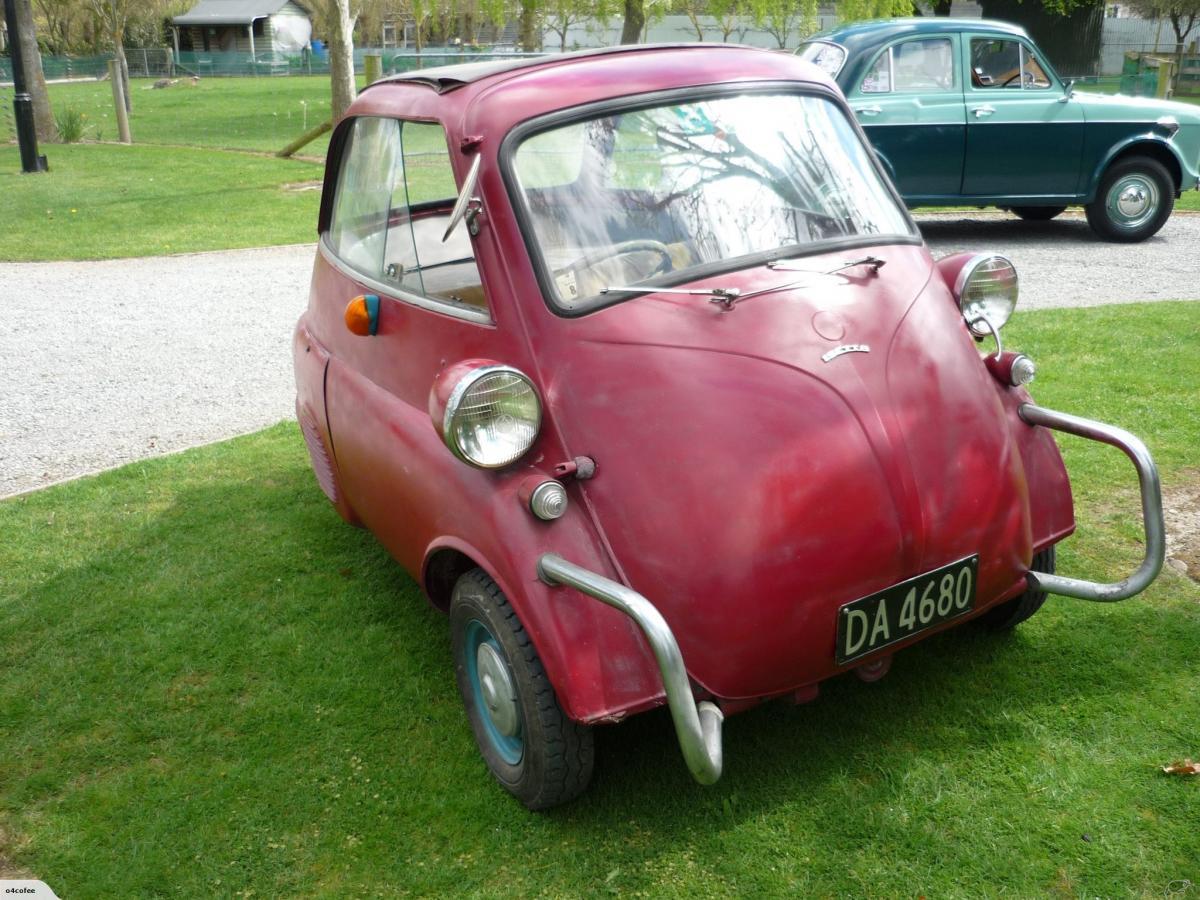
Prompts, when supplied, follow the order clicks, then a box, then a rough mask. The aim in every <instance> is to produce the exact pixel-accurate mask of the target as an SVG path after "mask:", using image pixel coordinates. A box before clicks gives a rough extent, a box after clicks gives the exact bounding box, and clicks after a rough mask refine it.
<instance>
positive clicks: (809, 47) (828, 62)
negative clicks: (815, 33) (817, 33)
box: [796, 41, 846, 78]
mask: <svg viewBox="0 0 1200 900" xmlns="http://www.w3.org/2000/svg"><path fill="white" fill-rule="evenodd" d="M796 55H797V56H798V57H800V58H801V59H802V60H804V61H805V62H810V63H812V64H813V65H814V66H816V67H817V68H818V69H821V70H822V71H823V72H825V74H826V75H828V76H829V77H830V78H837V75H838V72H840V71H842V66H843V65H844V64H845V62H846V48H844V47H839V46H838V45H837V44H831V43H829V42H828V41H811V42H809V43H807V44H801V45H800V49H799V50H797V51H796Z"/></svg>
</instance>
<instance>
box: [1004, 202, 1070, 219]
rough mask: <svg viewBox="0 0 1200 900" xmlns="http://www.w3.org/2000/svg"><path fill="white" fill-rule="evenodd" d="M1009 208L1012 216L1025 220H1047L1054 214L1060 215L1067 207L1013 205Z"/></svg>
mask: <svg viewBox="0 0 1200 900" xmlns="http://www.w3.org/2000/svg"><path fill="white" fill-rule="evenodd" d="M1010 209H1012V213H1013V215H1014V216H1018V217H1020V218H1022V219H1024V220H1025V221H1026V222H1049V221H1050V220H1051V219H1053V218H1054V217H1055V216H1060V215H1062V214H1063V213H1064V212H1065V211H1066V209H1067V208H1066V207H1065V206H1013V207H1010Z"/></svg>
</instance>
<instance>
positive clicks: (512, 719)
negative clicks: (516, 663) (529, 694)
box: [475, 644, 519, 737]
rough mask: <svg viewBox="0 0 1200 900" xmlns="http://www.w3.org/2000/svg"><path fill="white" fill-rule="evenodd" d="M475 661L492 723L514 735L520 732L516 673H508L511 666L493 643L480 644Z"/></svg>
mask: <svg viewBox="0 0 1200 900" xmlns="http://www.w3.org/2000/svg"><path fill="white" fill-rule="evenodd" d="M475 664H476V665H477V666H478V667H479V687H480V689H481V691H482V693H483V705H484V706H485V707H486V708H487V711H488V715H490V716H491V717H492V724H494V725H495V726H496V730H497V731H499V732H500V733H501V734H502V735H504V736H505V737H513V736H514V735H515V734H516V733H517V726H518V724H519V722H518V720H517V695H516V692H515V691H514V690H513V683H512V676H511V675H509V674H508V666H506V665H505V664H504V660H502V659H501V658H500V654H499V653H497V652H496V648H495V647H493V646H492V645H491V644H480V645H479V650H478V651H477V652H476V654H475Z"/></svg>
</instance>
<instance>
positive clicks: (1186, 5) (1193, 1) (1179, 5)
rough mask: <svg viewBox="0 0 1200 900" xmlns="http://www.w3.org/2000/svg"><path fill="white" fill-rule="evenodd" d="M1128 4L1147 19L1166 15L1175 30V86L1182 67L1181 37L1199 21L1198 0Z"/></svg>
mask: <svg viewBox="0 0 1200 900" xmlns="http://www.w3.org/2000/svg"><path fill="white" fill-rule="evenodd" d="M1129 5H1130V6H1132V7H1133V8H1134V9H1136V10H1137V11H1138V12H1139V13H1141V14H1142V15H1143V16H1145V17H1146V18H1149V19H1160V18H1163V17H1166V18H1167V19H1169V20H1170V22H1171V28H1172V29H1173V30H1174V31H1175V86H1176V88H1178V87H1179V71H1180V69H1182V68H1183V51H1184V46H1183V39H1184V38H1185V37H1186V36H1187V34H1188V32H1189V31H1191V30H1192V27H1193V26H1194V25H1195V24H1196V22H1197V21H1200V0H1130V4H1129Z"/></svg>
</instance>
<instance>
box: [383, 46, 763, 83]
mask: <svg viewBox="0 0 1200 900" xmlns="http://www.w3.org/2000/svg"><path fill="white" fill-rule="evenodd" d="M696 49H704V50H714V49H718V50H719V49H740V50H744V49H746V48H745V47H741V46H739V45H737V44H710V43H705V44H698V43H690V44H624V45H619V46H616V47H599V48H596V49H592V50H579V51H575V52H573V53H553V54H541V55H537V56H519V57H516V58H514V59H501V60H489V61H487V62H477V63H461V64H459V65H453V66H437V67H435V68H430V69H416V70H413V71H411V72H400V73H398V74H396V75H391V76H389V77H387V78H381V79H379V80H378V81H375V82H373V83H372V84H370V85H368V87H375V86H377V85H382V84H405V83H407V84H419V85H424V86H425V87H429V88H432V89H433V90H435V91H437V92H438V93H439V94H444V93H446V92H448V91H454V90H457V89H458V88H461V87H465V86H467V85H470V84H477V83H479V82H483V81H487V80H489V79H495V78H498V77H499V76H502V75H506V74H510V73H516V72H521V71H523V70H533V69H541V68H547V67H550V66H559V65H563V64H565V63H570V62H574V61H576V60H581V59H589V58H593V57H603V56H614V55H616V54H620V53H646V52H651V53H653V52H656V51H667V50H696ZM363 90H366V88H363Z"/></svg>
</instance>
